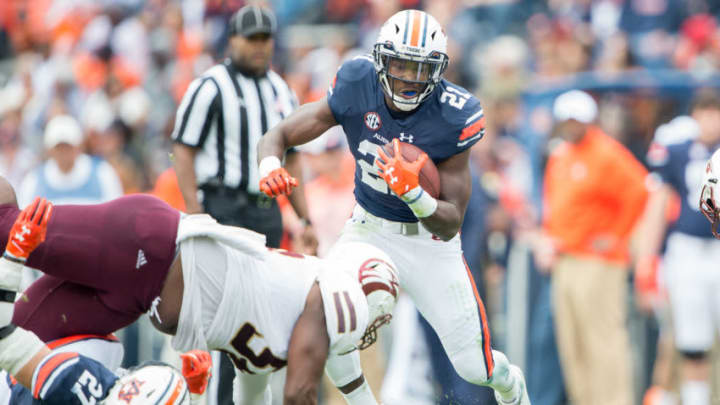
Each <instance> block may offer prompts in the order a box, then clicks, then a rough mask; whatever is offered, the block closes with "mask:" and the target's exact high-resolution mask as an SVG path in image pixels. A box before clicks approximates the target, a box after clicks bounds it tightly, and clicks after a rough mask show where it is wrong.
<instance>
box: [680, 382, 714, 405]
mask: <svg viewBox="0 0 720 405" xmlns="http://www.w3.org/2000/svg"><path fill="white" fill-rule="evenodd" d="M680 396H681V397H682V403H683V404H692V405H709V404H710V385H709V384H708V383H707V381H692V380H691V381H685V382H684V383H683V384H682V386H681V387H680Z"/></svg>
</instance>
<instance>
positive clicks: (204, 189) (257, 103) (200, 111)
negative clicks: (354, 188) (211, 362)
mask: <svg viewBox="0 0 720 405" xmlns="http://www.w3.org/2000/svg"><path fill="white" fill-rule="evenodd" d="M229 24H230V27H229V31H230V38H229V46H228V53H229V57H228V58H227V59H226V60H225V61H224V62H223V63H220V64H217V65H215V66H213V67H211V68H210V69H208V70H207V71H206V72H205V73H204V74H203V75H202V76H200V77H199V78H197V79H195V80H194V81H193V82H192V83H191V84H190V86H189V87H188V90H187V92H186V93H185V95H184V96H183V99H182V101H181V103H180V107H179V108H178V111H177V116H176V119H175V128H174V130H173V134H172V139H173V141H174V142H173V153H174V155H175V159H174V165H175V171H176V172H177V176H178V182H179V185H180V190H181V192H182V195H183V198H184V199H185V204H186V207H187V212H188V213H199V212H207V213H208V214H210V215H212V216H213V217H214V218H215V219H217V220H218V222H220V223H223V224H227V225H235V226H242V227H245V228H249V229H252V230H254V231H256V232H260V233H262V234H265V235H266V236H267V243H268V246H270V247H279V245H280V240H281V238H282V218H281V216H280V210H279V209H278V206H277V202H276V201H275V199H270V198H268V197H266V196H265V195H264V194H262V193H260V190H259V186H258V184H259V180H260V179H259V177H258V167H257V164H256V162H257V154H256V150H257V143H258V142H259V141H260V137H261V136H262V135H263V134H264V133H266V132H267V131H268V129H269V128H272V127H273V126H274V125H276V124H277V123H278V122H280V121H281V120H282V119H283V118H284V117H286V116H288V115H289V114H290V113H291V112H292V111H293V109H295V108H296V107H297V99H296V97H295V94H294V93H293V92H292V90H290V88H289V87H288V85H287V84H286V83H285V81H284V80H283V79H282V78H281V77H280V76H279V75H278V74H276V73H275V72H273V71H272V70H270V69H269V66H270V61H271V59H272V55H273V45H274V41H273V35H274V34H275V31H276V27H277V23H276V20H275V15H274V14H273V13H272V11H270V10H268V9H265V8H261V7H258V6H245V7H243V8H241V9H240V10H238V11H237V12H236V13H235V14H233V16H232V17H231V19H230V22H229ZM299 164H300V162H299V156H297V154H295V153H288V155H287V157H286V164H285V166H286V167H287V168H288V171H290V172H291V174H292V175H293V176H294V177H296V178H301V177H302V176H301V170H300V167H299ZM289 199H290V203H291V204H292V206H293V208H295V212H296V213H297V214H298V216H299V217H300V219H301V223H302V224H303V230H302V234H301V235H300V236H301V240H302V242H303V244H304V245H305V246H306V247H307V249H308V250H310V251H311V253H314V249H315V248H316V247H317V239H316V237H315V233H314V231H313V229H312V227H311V226H310V224H309V222H308V221H307V218H308V216H307V206H306V203H305V197H304V191H303V188H302V187H298V190H296V192H294V193H292V194H291V195H290V196H289ZM215 360H216V361H215V363H221V365H220V367H221V371H220V373H219V377H220V378H219V383H218V385H217V394H215V395H214V396H215V397H216V398H217V399H218V402H217V404H231V403H232V377H233V375H234V372H233V367H232V363H230V361H229V360H228V358H227V356H221V361H220V362H218V361H217V358H216V357H215ZM214 375H215V376H218V373H214ZM215 380H217V379H215ZM213 385H214V384H212V383H211V389H210V390H209V391H210V392H209V395H213V392H212V391H214V390H212V388H213ZM213 400H214V398H210V402H209V403H210V404H213V403H214V401H213Z"/></svg>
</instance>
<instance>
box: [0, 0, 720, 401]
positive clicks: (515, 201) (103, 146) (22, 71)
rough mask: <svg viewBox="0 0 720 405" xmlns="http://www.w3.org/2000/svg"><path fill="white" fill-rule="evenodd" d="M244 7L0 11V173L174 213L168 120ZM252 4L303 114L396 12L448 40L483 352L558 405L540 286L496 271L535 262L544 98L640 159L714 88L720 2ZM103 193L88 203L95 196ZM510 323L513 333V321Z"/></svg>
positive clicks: (324, 167) (72, 6)
mask: <svg viewBox="0 0 720 405" xmlns="http://www.w3.org/2000/svg"><path fill="white" fill-rule="evenodd" d="M245 3H246V1H243V0H100V1H96V0H3V1H0V174H2V175H3V176H5V177H7V178H8V179H9V180H10V182H11V183H12V184H13V185H14V186H15V187H16V188H17V189H23V188H25V189H27V188H28V187H30V185H29V184H30V183H29V182H32V181H33V180H32V178H33V170H35V168H37V167H41V165H43V164H47V163H46V162H47V160H48V159H50V158H51V157H53V156H55V157H56V160H57V161H58V162H59V161H60V159H61V158H57V156H58V154H62V153H67V154H69V155H68V156H69V157H68V158H67V159H71V160H72V159H80V158H81V156H90V157H91V159H95V160H100V159H102V160H104V162H106V163H107V164H109V165H110V166H111V167H112V169H114V172H115V174H116V175H117V181H118V182H119V184H120V185H121V188H122V193H134V192H154V193H156V194H157V195H158V196H161V197H162V198H164V199H166V200H167V201H168V202H170V203H171V204H173V205H174V206H176V207H178V208H180V209H182V208H183V202H182V197H181V196H180V195H179V192H178V191H177V186H176V179H175V178H174V176H173V173H172V171H171V170H169V168H170V167H171V160H172V156H171V155H170V153H169V151H170V140H169V135H170V133H171V131H172V128H173V125H174V121H175V110H176V108H177V106H178V103H179V101H180V98H181V97H182V95H183V94H184V92H185V90H186V88H187V86H188V84H189V83H190V82H191V81H192V79H193V78H195V77H197V76H198V75H200V74H202V72H203V71H204V70H205V69H207V68H208V67H210V66H212V65H213V64H214V63H215V62H216V61H218V60H221V59H222V58H223V57H224V52H225V44H226V42H227V41H226V39H227V35H228V30H227V20H228V18H229V17H230V15H231V14H232V13H233V12H234V11H235V10H237V9H238V8H239V7H241V6H243V5H244V4H245ZM256 3H257V2H256ZM261 3H262V2H261ZM264 4H266V5H268V6H269V7H271V8H273V9H274V10H275V12H276V13H277V16H278V20H279V21H278V23H279V24H278V25H279V34H278V36H277V38H276V53H275V60H274V61H273V69H274V70H275V71H277V72H278V73H280V74H281V75H282V76H283V77H284V78H285V79H286V80H287V81H288V83H289V84H290V86H291V87H292V88H293V90H294V91H295V92H296V93H297V95H298V98H299V100H300V102H301V103H304V102H309V101H313V100H317V99H319V98H321V97H323V96H324V95H325V92H326V90H327V86H328V84H329V83H330V81H331V80H332V77H333V75H334V74H335V71H336V69H337V68H338V66H339V65H340V64H341V63H342V61H343V60H346V59H347V58H350V57H353V56H356V55H359V54H362V53H366V52H369V51H370V49H371V47H372V44H373V43H374V41H375V38H376V35H377V32H378V30H379V27H380V25H381V24H382V23H383V22H384V21H385V20H386V19H387V18H389V17H390V16H391V15H393V14H394V13H395V12H397V11H398V10H400V9H404V8H421V9H423V10H425V11H427V12H428V13H430V14H431V15H433V16H434V17H435V18H436V19H437V20H438V21H439V22H440V23H441V24H442V25H443V26H444V27H445V30H446V32H447V34H448V35H449V38H450V40H451V42H450V43H449V57H450V66H449V68H448V69H447V71H446V73H445V77H446V78H447V79H448V80H450V81H453V82H455V83H457V84H459V85H461V86H464V87H466V88H467V89H468V90H470V91H472V92H473V93H475V94H476V95H478V96H479V97H480V99H481V101H482V102H483V106H484V109H485V115H486V117H487V129H486V135H485V139H483V140H482V141H481V142H479V143H478V144H477V145H476V146H475V147H474V149H473V150H472V170H473V176H474V179H473V187H474V188H473V197H472V199H471V204H470V208H469V211H468V214H467V216H466V219H465V225H464V227H463V239H464V240H463V246H464V250H465V253H466V258H467V261H468V264H469V266H470V268H471V269H472V271H473V272H475V273H476V274H478V275H480V277H476V280H483V282H482V284H483V286H482V290H483V292H482V294H483V296H484V297H485V301H486V304H487V305H488V307H489V308H488V309H489V312H490V313H491V322H490V323H491V326H492V330H493V333H494V337H495V338H494V341H493V342H494V344H497V345H500V346H505V351H506V352H507V353H508V356H509V357H511V358H512V356H513V355H514V354H515V356H516V358H515V359H513V362H520V363H521V364H524V365H525V368H526V374H527V377H528V384H529V388H530V391H531V392H530V394H531V398H533V396H535V398H533V401H534V402H533V403H537V404H541V405H557V404H562V403H564V402H563V401H564V399H563V398H564V395H563V393H562V392H563V388H562V377H561V373H560V366H559V364H558V363H557V355H556V354H555V355H553V353H554V352H552V351H553V350H555V349H554V348H553V347H552V344H550V345H549V346H547V347H546V346H543V345H544V344H546V342H547V339H546V338H547V336H550V339H552V320H551V315H552V314H551V311H550V309H549V300H548V298H547V297H545V298H544V299H543V298H542V297H541V296H542V294H544V292H543V291H544V290H543V288H541V287H537V286H542V285H543V284H542V283H543V282H542V280H543V279H544V278H547V275H546V274H543V273H542V271H538V270H536V266H535V265H534V261H533V260H525V261H524V263H526V264H525V270H526V272H525V276H523V277H519V278H513V277H511V276H510V272H509V271H508V269H509V267H511V266H514V265H515V266H516V265H517V264H513V263H517V262H518V261H517V260H515V261H513V257H514V256H513V251H514V250H513V248H514V247H517V246H523V247H524V248H523V249H524V250H523V252H524V253H523V254H520V256H523V255H526V256H527V257H533V254H532V253H533V252H534V253H535V255H534V256H535V257H536V258H537V257H542V247H541V245H542V244H541V243H536V242H537V238H536V229H538V227H539V225H540V223H541V216H542V208H543V207H542V198H541V188H542V179H543V170H544V162H545V160H546V158H547V155H548V150H549V148H550V147H552V146H553V144H554V142H555V139H556V137H555V136H554V133H553V129H554V123H553V116H552V114H551V111H550V109H549V108H547V103H545V104H543V101H542V100H543V97H546V98H548V99H549V100H552V98H553V97H555V96H556V95H557V94H559V93H560V92H562V91H565V90H567V89H570V88H574V87H577V88H586V89H587V90H589V91H590V92H591V93H592V94H593V95H594V96H595V98H596V99H597V100H598V101H599V115H598V117H599V118H598V122H599V124H600V126H601V127H602V129H603V130H604V131H605V132H606V133H608V134H609V135H611V136H612V137H614V138H616V139H617V140H619V141H620V142H622V143H623V144H624V145H625V146H627V147H628V149H630V151H631V152H632V153H633V154H634V156H635V157H636V158H638V160H640V161H641V162H644V161H645V155H646V153H647V150H648V148H649V146H650V144H651V141H652V139H653V137H654V135H655V132H656V129H657V128H658V127H659V126H660V125H661V124H664V123H667V122H669V121H670V120H671V119H672V118H674V117H676V116H678V115H682V114H686V113H687V112H688V111H689V100H690V97H691V95H692V93H693V91H694V90H695V87H701V86H702V85H703V84H704V83H710V85H711V86H715V87H717V83H716V82H714V81H713V80H717V75H718V72H720V24H719V20H718V17H720V2H715V1H710V0H546V1H542V0H271V1H265V2H264ZM675 83H679V84H677V85H675ZM712 83H715V85H713V84H712ZM537 100H540V101H537ZM58 116H61V117H63V120H65V121H67V120H66V118H67V119H68V120H72V119H74V120H75V121H76V123H77V125H79V128H80V132H81V135H79V137H80V138H79V139H77V140H74V139H72V140H69V141H68V140H65V141H64V143H65V144H69V145H70V146H73V148H72V150H71V151H64V152H63V151H60V152H58V151H57V150H54V149H53V148H55V147H56V146H57V144H56V142H55V141H53V140H52V139H51V140H50V141H48V139H47V137H48V135H47V131H46V127H48V123H49V122H51V120H52V119H54V118H56V117H58ZM68 116H69V117H71V118H68ZM66 125H73V124H67V123H66ZM330 132H331V133H329V134H328V135H327V136H326V137H325V138H322V139H321V140H320V141H317V142H315V143H313V144H311V145H309V146H307V147H304V148H301V151H302V152H303V154H304V159H305V163H306V165H305V167H306V172H305V180H306V181H307V182H308V185H307V188H306V190H307V200H308V204H309V207H310V215H311V219H312V221H313V223H314V224H315V227H316V228H317V231H318V234H319V235H318V236H319V239H320V248H319V252H320V255H322V254H323V253H324V252H326V251H327V249H328V248H329V246H331V245H332V243H333V241H334V238H335V237H336V236H337V235H338V234H339V232H340V229H341V227H342V224H343V222H344V220H345V219H346V218H347V217H348V215H349V213H350V212H351V207H352V205H353V203H354V200H353V198H352V188H353V184H352V179H353V171H354V167H353V162H352V159H351V157H350V156H349V154H348V153H347V151H346V146H345V142H344V137H343V134H342V131H341V130H338V129H337V128H336V129H334V130H331V131H330ZM103 164H105V163H103ZM71 165H72V164H71ZM97 167H104V166H102V165H99V166H93V168H97ZM60 170H62V167H60ZM35 177H36V176H35ZM35 181H36V180H35ZM107 181H110V180H107ZM107 181H103V182H104V183H107ZM112 181H115V180H112ZM30 194H32V193H30ZM116 194H117V193H100V194H98V195H97V198H98V199H97V201H98V202H99V201H103V200H104V199H108V198H113V197H114V196H116ZM79 197H84V196H79ZM22 198H25V197H21V199H22ZM27 198H31V196H30V197H27ZM27 202H29V200H27V201H20V204H25V203H27ZM285 219H287V221H286V223H287V226H288V230H289V231H288V238H287V242H286V243H287V244H288V247H291V248H292V229H293V223H292V213H287V215H286V218H285ZM538 246H540V247H538ZM521 262H522V260H521ZM540 267H542V266H540ZM518 280H520V281H518ZM517 283H521V284H522V285H521V286H518V284H517ZM536 287H537V288H536ZM631 291H632V290H631ZM517 307H521V310H520V311H519V312H518V311H516V310H514V308H517ZM517 313H520V314H521V315H519V316H520V318H522V319H521V320H520V321H518V316H516V315H513V314H517ZM522 314H525V315H522ZM649 318H650V317H648V316H646V315H645V314H644V313H642V312H636V313H634V315H633V314H631V319H632V322H631V325H630V326H629V327H630V328H631V329H633V330H639V331H640V332H637V333H635V332H632V331H631V338H632V340H633V343H632V345H633V347H634V348H636V349H637V350H636V351H635V352H636V353H640V354H638V359H636V361H635V363H636V367H635V370H636V378H635V380H636V382H637V384H636V388H635V391H636V396H637V398H638V401H639V398H641V396H642V394H643V393H644V391H645V389H646V388H647V387H648V386H649V384H650V373H651V371H652V362H653V359H654V347H655V343H654V341H655V340H657V339H656V338H655V337H654V336H655V335H656V332H653V330H654V328H653V326H652V323H653V321H652V320H651V319H649ZM518 322H520V324H522V325H525V326H524V327H523V328H522V330H523V331H525V332H524V333H523V334H521V335H520V338H518V337H515V336H513V335H514V334H513V333H510V331H511V330H512V331H516V330H518V329H516V328H515V326H517V325H518ZM638 325H639V326H638ZM648 325H650V326H648ZM538 333H539V334H541V335H542V336H541V337H537V336H536V335H537V334H538ZM543 334H544V335H543ZM518 339H520V341H518ZM535 339H537V340H535ZM543 342H545V343H543ZM647 342H649V343H647ZM517 356H520V357H521V358H522V359H521V360H517ZM436 378H437V379H438V380H442V378H443V377H442V376H436ZM548 381H549V382H548ZM444 384H445V383H442V384H441V385H444ZM448 384H452V383H448ZM545 398H547V399H545ZM443 403H452V402H443ZM455 403H463V404H464V403H475V402H462V400H460V402H455ZM638 403H639V402H638Z"/></svg>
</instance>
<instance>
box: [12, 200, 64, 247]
mask: <svg viewBox="0 0 720 405" xmlns="http://www.w3.org/2000/svg"><path fill="white" fill-rule="evenodd" d="M52 209H53V206H52V203H50V202H49V201H48V200H46V199H44V198H40V197H37V198H35V201H33V202H32V204H30V205H28V206H27V207H26V208H25V209H24V210H22V212H20V215H18V217H17V219H16V220H15V224H13V226H12V228H11V229H10V235H8V242H7V245H6V246H5V255H9V256H11V258H13V259H16V260H22V261H25V260H27V258H28V256H30V253H31V252H32V251H33V250H35V248H37V247H38V245H40V244H41V243H42V242H43V241H44V240H45V234H46V233H47V225H48V222H49V221H50V215H52Z"/></svg>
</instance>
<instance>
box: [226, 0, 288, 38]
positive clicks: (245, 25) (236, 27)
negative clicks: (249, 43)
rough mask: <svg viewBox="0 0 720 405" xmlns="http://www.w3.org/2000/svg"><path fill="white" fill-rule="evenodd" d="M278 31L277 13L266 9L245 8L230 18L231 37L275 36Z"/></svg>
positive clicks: (251, 6)
mask: <svg viewBox="0 0 720 405" xmlns="http://www.w3.org/2000/svg"><path fill="white" fill-rule="evenodd" d="M276 30H277V20H276V18H275V13H273V12H272V10H270V9H267V8H264V7H258V6H254V5H249V6H245V7H243V8H241V9H240V10H238V11H236V12H235V14H233V15H232V17H230V35H242V36H244V37H249V36H251V35H255V34H269V35H274V34H275V31H276Z"/></svg>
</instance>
